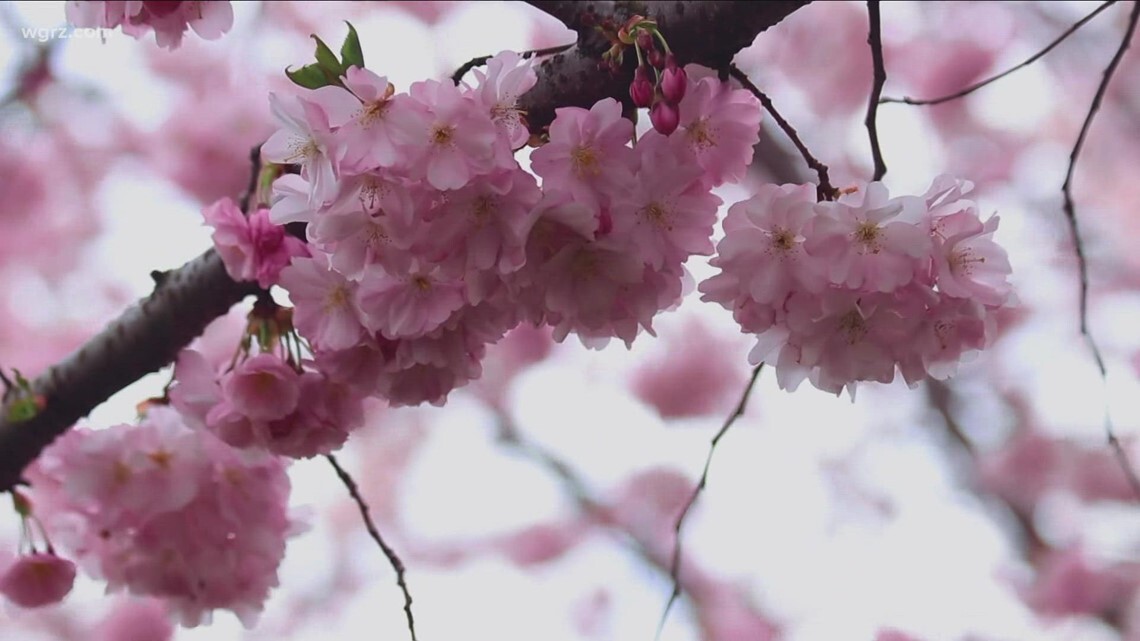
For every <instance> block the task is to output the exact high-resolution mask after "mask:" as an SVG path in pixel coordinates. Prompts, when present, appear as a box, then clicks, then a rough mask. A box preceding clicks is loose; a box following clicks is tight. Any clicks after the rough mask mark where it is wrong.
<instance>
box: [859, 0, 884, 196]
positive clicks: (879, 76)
mask: <svg viewBox="0 0 1140 641" xmlns="http://www.w3.org/2000/svg"><path fill="white" fill-rule="evenodd" d="M867 18H868V21H869V22H870V23H871V28H870V29H869V30H868V32H867V44H869V45H871V65H872V67H873V69H874V79H873V83H872V85H871V99H870V101H869V102H868V104H867V118H866V120H864V121H863V123H864V124H865V125H867V135H868V137H870V139H871V158H872V159H873V160H874V161H875V175H874V177H873V178H871V180H873V181H879V180H882V179H883V176H885V175H886V174H887V164H886V163H885V162H883V150H882V149H880V148H879V124H878V118H877V117H878V115H879V98H880V97H881V96H882V95H883V84H884V83H886V82H887V70H886V66H885V65H884V64H883V36H882V30H881V29H880V22H881V21H880V19H879V0H867Z"/></svg>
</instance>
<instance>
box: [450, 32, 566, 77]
mask: <svg viewBox="0 0 1140 641" xmlns="http://www.w3.org/2000/svg"><path fill="white" fill-rule="evenodd" d="M573 46H574V43H573V42H571V43H570V44H568V45H558V46H556V47H546V48H544V49H531V50H530V51H524V52H522V53H521V54H519V55H521V56H522V58H523V60H527V59H529V58H531V57H532V56H553V55H554V54H556V53H562V52H563V51H566V50H567V49H569V48H570V47H573ZM494 57H495V56H479V57H478V58H472V59H470V60H468V61H467V62H465V63H463V66H462V67H460V68H458V69H456V70H455V73H453V74H451V81H452V82H454V83H455V86H457V87H458V86H459V83H460V82H462V81H463V76H466V75H467V72H469V71H471V70H472V69H474V68H475V67H482V66H483V65H485V64H487V61H488V60H490V59H491V58H494Z"/></svg>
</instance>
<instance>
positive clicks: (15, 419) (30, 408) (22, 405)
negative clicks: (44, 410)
mask: <svg viewBox="0 0 1140 641" xmlns="http://www.w3.org/2000/svg"><path fill="white" fill-rule="evenodd" d="M39 413H40V408H39V406H38V405H37V404H36V399H34V398H20V399H16V400H14V401H12V404H11V405H9V406H8V416H7V418H8V421H9V422H12V423H22V422H24V421H29V420H31V419H33V418H35V416H36V414H39Z"/></svg>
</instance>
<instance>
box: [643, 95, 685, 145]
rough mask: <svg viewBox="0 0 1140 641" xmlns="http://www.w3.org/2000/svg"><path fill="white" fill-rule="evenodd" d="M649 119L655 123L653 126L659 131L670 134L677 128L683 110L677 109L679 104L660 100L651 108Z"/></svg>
mask: <svg viewBox="0 0 1140 641" xmlns="http://www.w3.org/2000/svg"><path fill="white" fill-rule="evenodd" d="M649 121H650V122H652V123H653V128H654V129H656V130H657V131H658V132H660V133H662V134H664V135H666V136H668V135H669V134H671V133H673V132H674V131H675V130H676V129H677V125H678V124H680V122H681V112H680V110H678V109H677V105H674V104H671V103H669V102H668V101H666V100H659V101H657V104H655V105H653V108H652V109H650V110H649Z"/></svg>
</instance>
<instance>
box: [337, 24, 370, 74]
mask: <svg viewBox="0 0 1140 641" xmlns="http://www.w3.org/2000/svg"><path fill="white" fill-rule="evenodd" d="M344 23H345V24H346V25H348V35H347V36H345V38H344V44H343V45H341V46H340V57H341V59H342V60H344V66H343V67H342V71H348V68H349V67H361V68H363V67H364V51H362V50H361V49H360V36H358V35H356V28H355V27H353V26H352V23H351V22H349V21H347V20H345V22H344Z"/></svg>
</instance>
